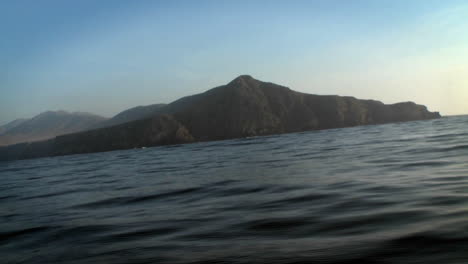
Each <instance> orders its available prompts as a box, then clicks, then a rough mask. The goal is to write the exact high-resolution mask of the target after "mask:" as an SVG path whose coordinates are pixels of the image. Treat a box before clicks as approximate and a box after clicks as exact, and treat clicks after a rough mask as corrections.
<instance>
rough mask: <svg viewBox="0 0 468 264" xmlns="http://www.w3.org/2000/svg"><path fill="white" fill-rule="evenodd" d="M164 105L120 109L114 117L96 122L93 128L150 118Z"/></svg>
mask: <svg viewBox="0 0 468 264" xmlns="http://www.w3.org/2000/svg"><path fill="white" fill-rule="evenodd" d="M164 106H166V104H152V105H144V106H136V107H133V108H130V109H127V110H125V111H122V112H120V113H118V114H117V115H115V116H114V117H112V118H110V119H108V120H105V121H104V122H101V123H99V124H97V125H96V126H95V128H103V127H111V126H115V125H120V124H123V123H127V122H131V121H135V120H141V119H146V118H150V117H152V116H155V115H156V114H158V113H159V111H160V110H161V109H162V108H164Z"/></svg>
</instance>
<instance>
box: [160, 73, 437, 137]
mask: <svg viewBox="0 0 468 264" xmlns="http://www.w3.org/2000/svg"><path fill="white" fill-rule="evenodd" d="M163 111H164V112H165V113H168V114H173V115H174V117H175V118H176V120H178V121H179V122H181V123H182V124H184V125H185V126H186V128H187V129H188V130H189V131H190V133H191V134H192V135H193V136H194V138H196V139H197V140H219V139H228V138H238V137H248V136H259V135H268V134H279V133H290V132H299V131H306V130H317V129H328V128H339V127H349V126H357V125H368V124H383V123H389V122H401V121H411V120H421V119H431V118H437V117H440V115H439V114H438V113H431V112H429V111H427V108H426V107H425V106H422V105H416V104H415V103H412V102H406V103H398V104H393V105H385V104H383V103H381V102H378V101H373V100H358V99H356V98H353V97H340V96H321V95H312V94H305V93H300V92H296V91H293V90H291V89H289V88H287V87H284V86H281V85H277V84H273V83H268V82H261V81H258V80H256V79H254V78H252V77H251V76H248V75H243V76H239V77H238V78H236V79H234V80H233V81H231V82H230V83H228V84H227V85H223V86H220V87H217V88H214V89H211V90H209V91H207V92H205V93H202V94H198V95H194V96H189V97H185V98H182V99H179V100H178V101H175V102H173V103H171V104H169V105H168V106H166V107H165V109H163Z"/></svg>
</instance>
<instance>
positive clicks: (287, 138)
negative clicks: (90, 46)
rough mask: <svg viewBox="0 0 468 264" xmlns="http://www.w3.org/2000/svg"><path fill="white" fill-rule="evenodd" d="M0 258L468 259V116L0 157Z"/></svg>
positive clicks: (17, 260) (102, 260) (198, 260)
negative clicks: (3, 159)
mask: <svg viewBox="0 0 468 264" xmlns="http://www.w3.org/2000/svg"><path fill="white" fill-rule="evenodd" d="M0 263H174V264H177V263H212V264H213V263H273V264H274V263H364V264H366V263H444V264H449V263H468V116H457V117H445V118H442V119H438V120H429V121H417V122H408V123H396V124H387V125H376V126H361V127H353V128H344V129H332V130H323V131H313V132H304V133H294V134H285V135H277V136H267V137H255V138H245V139H236V140H226V141H217V142H204V143H195V144H188V145H175V146H166V147H155V148H146V149H134V150H125V151H113V152H106V153H96V154H87V155H72V156H64V157H53V158H42V159H35V160H23V161H14V162H2V163H0Z"/></svg>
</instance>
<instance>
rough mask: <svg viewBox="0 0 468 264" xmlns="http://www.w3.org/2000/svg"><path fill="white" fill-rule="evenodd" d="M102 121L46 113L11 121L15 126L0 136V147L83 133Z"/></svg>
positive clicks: (60, 113)
mask: <svg viewBox="0 0 468 264" xmlns="http://www.w3.org/2000/svg"><path fill="white" fill-rule="evenodd" d="M104 120H106V119H105V118H104V117H100V116H97V115H92V114H88V113H81V112H76V113H69V112H65V111H48V112H44V113H41V114H39V115H37V116H35V117H33V118H31V119H26V120H21V121H13V122H15V124H14V125H10V127H9V128H8V129H6V130H5V131H4V132H3V133H2V134H0V145H11V144H16V143H20V142H32V141H38V140H44V139H49V138H53V137H55V136H58V135H63V134H68V133H74V132H78V131H83V130H86V129H89V128H91V127H92V126H95V125H96V124H98V123H100V122H103V121H104ZM9 124H11V123H9ZM9 124H7V125H9Z"/></svg>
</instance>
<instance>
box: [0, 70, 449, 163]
mask: <svg viewBox="0 0 468 264" xmlns="http://www.w3.org/2000/svg"><path fill="white" fill-rule="evenodd" d="M128 111H130V112H131V111H133V110H132V109H130V110H128ZM149 112H151V111H149ZM123 113H125V112H123ZM123 113H121V114H123ZM151 115H153V116H152V117H150V118H147V119H142V120H137V121H132V122H128V123H123V124H120V125H116V126H112V127H107V128H101V129H95V130H91V131H86V132H80V133H74V134H69V135H63V136H58V137H56V138H55V139H52V140H49V141H44V142H37V143H31V144H19V145H14V146H9V147H4V148H0V160H2V159H3V160H4V159H22V158H35V157H43V156H55V155H67V154H75V153H90V152H99V151H108V150H116V149H128V148H137V147H144V146H156V145H163V144H179V143H187V142H194V141H209V140H221V139H230V138H239V137H249V136H261V135H270V134H280V133H290V132H299V131H308V130H318V129H329V128H341V127H350V126H358V125H369V124H383V123H390V122H405V121H413V120H426V119H433V118H439V117H440V115H439V113H437V112H435V113H433V112H429V111H428V110H427V108H426V107H425V106H423V105H417V104H415V103H413V102H404V103H398V104H392V105H385V104H383V103H381V102H379V101H373V100H359V99H356V98H354V97H341V96H336V95H326V96H322V95H312V94H305V93H300V92H296V91H293V90H291V89H289V88H287V87H284V86H281V85H277V84H273V83H269V82H262V81H259V80H256V79H254V78H252V77H251V76H248V75H242V76H239V77H238V78H236V79H234V80H233V81H231V82H230V83H228V84H226V85H223V86H219V87H216V88H213V89H211V90H208V91H206V92H204V93H201V94H196V95H192V96H188V97H184V98H181V99H179V100H177V101H175V102H172V103H170V104H168V105H166V106H161V107H158V108H157V109H156V110H155V112H153V113H152V114H151Z"/></svg>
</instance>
